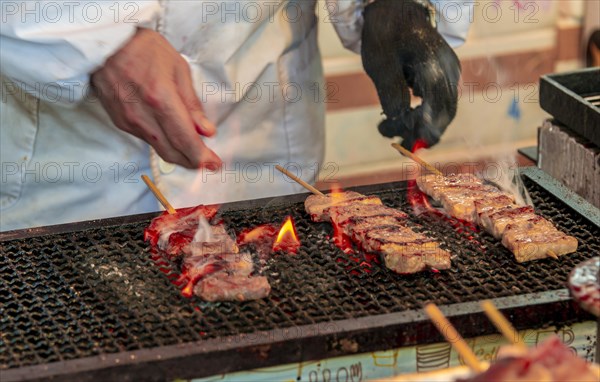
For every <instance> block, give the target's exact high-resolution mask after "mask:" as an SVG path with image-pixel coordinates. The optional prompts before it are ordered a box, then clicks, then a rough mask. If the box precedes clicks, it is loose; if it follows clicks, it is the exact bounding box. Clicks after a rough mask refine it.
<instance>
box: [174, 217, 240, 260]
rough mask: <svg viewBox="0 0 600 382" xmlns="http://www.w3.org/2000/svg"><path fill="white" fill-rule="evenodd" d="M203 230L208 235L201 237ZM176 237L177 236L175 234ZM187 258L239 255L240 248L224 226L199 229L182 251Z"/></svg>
mask: <svg viewBox="0 0 600 382" xmlns="http://www.w3.org/2000/svg"><path fill="white" fill-rule="evenodd" d="M200 230H203V231H204V232H203V233H205V234H206V235H205V236H204V235H199V234H198V233H199V232H200ZM173 235H175V234H173ZM180 251H181V252H180V253H182V254H184V255H185V256H206V255H211V254H212V255H218V254H221V253H238V252H239V248H238V246H237V244H236V243H235V241H233V239H232V238H231V236H229V233H228V232H227V230H226V229H225V226H223V225H222V224H219V225H209V226H208V227H201V228H198V231H196V234H195V235H193V237H192V240H191V241H190V242H189V243H188V244H187V245H185V246H184V247H183V248H181V249H180Z"/></svg>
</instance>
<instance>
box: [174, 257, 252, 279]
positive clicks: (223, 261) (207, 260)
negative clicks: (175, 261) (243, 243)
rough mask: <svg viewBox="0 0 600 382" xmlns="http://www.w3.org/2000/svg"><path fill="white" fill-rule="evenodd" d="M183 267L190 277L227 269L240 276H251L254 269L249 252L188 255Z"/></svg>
mask: <svg viewBox="0 0 600 382" xmlns="http://www.w3.org/2000/svg"><path fill="white" fill-rule="evenodd" d="M183 267H184V269H185V270H186V272H187V275H188V277H189V278H190V279H192V278H195V277H198V276H199V275H203V276H208V275H210V274H213V273H216V272H219V271H223V270H224V271H227V272H229V273H230V274H233V273H235V274H236V275H238V276H246V277H247V276H250V274H251V273H252V272H253V270H254V264H253V262H252V256H250V254H248V253H229V254H219V255H212V256H188V257H186V258H185V259H184V260H183Z"/></svg>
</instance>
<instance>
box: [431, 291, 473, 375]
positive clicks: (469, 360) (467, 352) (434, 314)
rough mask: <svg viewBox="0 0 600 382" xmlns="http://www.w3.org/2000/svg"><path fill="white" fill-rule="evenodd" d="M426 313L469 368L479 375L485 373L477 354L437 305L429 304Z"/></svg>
mask: <svg viewBox="0 0 600 382" xmlns="http://www.w3.org/2000/svg"><path fill="white" fill-rule="evenodd" d="M425 312H426V313H427V315H428V316H429V318H430V319H431V321H433V323H434V324H435V326H436V327H437V329H438V330H439V331H440V333H441V334H442V335H443V336H444V337H445V338H446V341H448V342H449V343H450V344H451V345H452V347H453V348H454V350H456V351H457V352H458V354H460V356H461V357H462V358H463V360H464V361H465V363H466V364H467V366H469V367H470V368H471V370H473V371H475V372H478V373H479V372H482V371H484V367H483V366H482V365H481V363H480V362H479V360H478V359H477V356H476V355H475V353H473V351H472V350H471V348H470V347H469V345H467V343H466V342H465V340H464V339H463V338H462V337H461V335H460V334H458V332H457V331H456V329H455V328H454V326H452V324H451V323H450V321H448V319H447V318H446V317H445V316H444V314H443V313H442V312H441V311H440V309H439V308H438V307H437V306H436V305H435V304H433V303H429V304H427V305H426V306H425Z"/></svg>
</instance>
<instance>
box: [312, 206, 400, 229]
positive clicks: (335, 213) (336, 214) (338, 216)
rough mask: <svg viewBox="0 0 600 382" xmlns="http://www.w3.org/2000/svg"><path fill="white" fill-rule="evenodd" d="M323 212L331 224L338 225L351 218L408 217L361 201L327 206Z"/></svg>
mask: <svg viewBox="0 0 600 382" xmlns="http://www.w3.org/2000/svg"><path fill="white" fill-rule="evenodd" d="M324 214H327V215H328V216H329V218H330V219H331V221H332V222H333V224H337V225H338V226H344V225H345V223H346V222H347V221H348V220H349V219H351V218H367V217H374V216H392V217H394V218H396V219H397V220H404V219H406V218H407V217H408V215H406V214H405V213H404V212H402V211H399V210H396V209H394V208H389V207H387V206H384V205H382V204H362V203H361V202H358V203H351V204H345V205H336V206H333V207H329V208H328V209H326V210H324Z"/></svg>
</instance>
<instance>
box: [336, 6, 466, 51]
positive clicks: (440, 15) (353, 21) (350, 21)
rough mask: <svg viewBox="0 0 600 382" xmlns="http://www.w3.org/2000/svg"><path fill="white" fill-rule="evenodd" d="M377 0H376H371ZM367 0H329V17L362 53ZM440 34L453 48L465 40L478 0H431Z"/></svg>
mask: <svg viewBox="0 0 600 382" xmlns="http://www.w3.org/2000/svg"><path fill="white" fill-rule="evenodd" d="M370 1H377V0H370ZM370 1H365V0H327V9H328V11H329V20H331V23H333V26H334V28H335V30H336V32H337V34H338V36H339V37H340V40H341V41H342V44H344V46H345V47H346V48H347V49H350V50H352V51H354V52H356V53H360V43H361V34H362V27H363V22H364V20H363V10H364V8H365V6H366V3H368V2H370ZM430 2H431V4H433V6H434V7H435V10H436V24H437V29H438V31H439V32H440V34H441V35H442V36H443V37H444V38H445V39H446V41H447V42H448V44H449V45H450V46H452V47H453V48H455V47H457V46H460V45H461V44H463V43H464V42H465V39H466V37H467V32H468V30H469V26H470V23H471V21H472V18H473V5H474V3H475V0H430Z"/></svg>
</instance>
